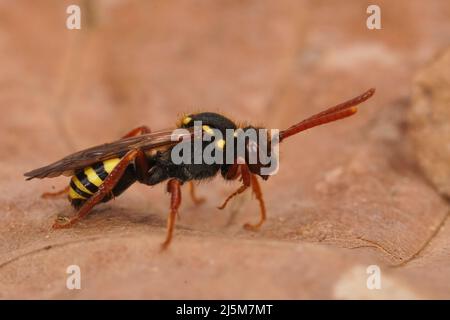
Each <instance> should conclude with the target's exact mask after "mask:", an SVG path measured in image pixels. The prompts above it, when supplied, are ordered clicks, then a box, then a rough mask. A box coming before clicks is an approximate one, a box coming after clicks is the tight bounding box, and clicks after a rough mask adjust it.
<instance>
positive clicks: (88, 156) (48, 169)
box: [24, 129, 193, 180]
mask: <svg viewBox="0 0 450 320" xmlns="http://www.w3.org/2000/svg"><path fill="white" fill-rule="evenodd" d="M192 132H193V130H192V129H190V130H189V129H179V130H174V129H169V130H161V131H155V132H152V133H148V134H143V135H139V136H135V137H130V138H125V139H120V140H117V141H114V142H110V143H105V144H102V145H99V146H95V147H91V148H88V149H85V150H81V151H78V152H75V153H73V154H71V155H68V156H67V157H64V158H62V159H61V160H59V161H56V162H54V163H52V164H49V165H47V166H45V167H42V168H38V169H35V170H32V171H30V172H27V173H25V174H24V176H26V177H27V180H31V179H33V178H39V179H42V178H53V177H57V176H60V175H62V174H64V175H72V174H73V172H74V171H76V170H79V169H83V168H86V167H88V166H90V165H92V164H94V163H97V162H100V161H103V160H107V159H111V158H120V157H122V156H123V155H124V154H126V153H127V152H128V151H129V150H132V149H141V150H143V151H148V150H150V149H155V148H160V147H165V146H167V147H169V146H173V145H175V144H177V143H178V142H180V141H181V140H183V139H190V138H191V136H192V134H193V133H192Z"/></svg>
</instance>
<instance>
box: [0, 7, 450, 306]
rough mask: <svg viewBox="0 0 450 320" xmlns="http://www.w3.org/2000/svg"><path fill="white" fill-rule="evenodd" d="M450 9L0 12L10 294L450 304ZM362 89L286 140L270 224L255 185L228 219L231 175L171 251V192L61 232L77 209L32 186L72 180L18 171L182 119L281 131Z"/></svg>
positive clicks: (186, 207) (101, 212)
mask: <svg viewBox="0 0 450 320" xmlns="http://www.w3.org/2000/svg"><path fill="white" fill-rule="evenodd" d="M72 4H76V5H79V6H80V8H81V18H82V20H81V29H80V30H69V29H67V28H66V19H67V18H68V16H69V14H67V13H66V9H67V7H68V6H69V5H72ZM371 4H376V5H378V6H379V7H380V9H381V27H382V28H381V29H380V30H369V29H368V28H367V26H366V20H367V18H368V17H369V16H370V14H368V13H367V12H366V10H367V7H368V6H369V5H371ZM449 18H450V3H449V2H448V1H444V0H435V1H419V0H416V1H406V0H405V1H400V0H399V1H395V2H394V1H376V3H373V1H372V2H368V1H345V2H343V1H333V0H321V1H306V0H305V1H298V0H297V1H287V0H286V1H284V0H283V1H260V0H258V1H138V0H122V1H119V0H114V1H113V0H101V1H100V0H86V1H74V0H73V1H60V0H42V1H39V2H37V1H31V0H30V1H24V0H19V1H17V0H16V1H8V0H3V1H0V70H1V71H0V110H1V111H2V116H1V117H0V130H1V131H0V148H1V157H0V162H1V166H0V209H1V210H0V298H152V299H155V298H156V299H157V298H189V299H195V298H229V299H233V298H236V299H239V298H250V299H251V298H255V299H260V298H263V299H274V298H275V299H299V298H300V299H311V298H313V299H316V298H325V299H352V298H363V299H364V298H367V299H372V298H387V299H395V298H405V299H410V298H411V299H413V298H446V299H448V298H450V288H449V283H448V278H449V276H450V259H449V256H450V255H449V253H450V252H449V250H450V242H449V236H450V233H449V232H450V225H449V222H448V219H447V216H448V213H449V202H448V198H449V196H450V183H449V181H450V165H449V164H450V144H449V143H450V142H449V141H450V125H449V123H450V91H449V84H450V53H449V49H448V48H449V40H450V19H449ZM370 87H376V89H377V92H376V94H375V96H374V97H373V98H372V99H370V100H369V101H368V102H366V103H364V104H363V105H362V107H361V108H360V112H359V113H358V114H357V115H356V116H354V117H352V118H349V119H345V120H342V121H339V122H337V123H333V124H329V125H326V126H323V127H320V128H315V129H313V130H311V131H308V132H305V133H304V134H302V135H299V136H296V137H295V138H292V139H290V140H288V141H287V142H286V143H284V145H282V146H281V147H282V148H281V164H280V171H279V173H278V175H276V176H274V177H271V178H270V179H269V180H268V181H267V182H263V183H262V189H263V191H264V193H265V199H266V204H267V209H268V220H267V222H266V224H265V225H264V227H263V228H262V230H261V231H260V232H258V233H251V232H250V233H249V232H247V231H245V230H243V229H242V224H243V223H245V222H248V221H256V219H257V218H258V206H257V203H256V201H254V199H252V197H251V195H250V194H247V195H243V196H241V197H239V198H238V199H235V201H234V202H233V204H232V205H231V206H230V208H229V209H227V210H225V211H219V210H217V209H216V207H217V205H219V204H220V203H221V202H222V201H223V199H224V198H225V197H226V196H227V195H228V194H229V193H230V191H232V190H234V189H235V188H237V184H232V183H225V182H223V181H222V180H221V179H215V180H213V181H212V182H211V183H209V184H206V183H205V184H200V185H199V188H198V193H199V195H201V196H205V197H207V199H208V200H207V202H206V203H205V204H204V205H202V206H201V207H196V206H194V205H193V204H192V202H190V199H189V197H187V196H185V197H184V203H183V205H182V208H181V211H180V220H179V221H178V222H177V229H176V232H175V238H174V241H173V243H172V247H171V248H170V250H169V251H168V252H166V253H164V254H160V253H159V243H160V242H162V241H163V239H164V235H165V221H166V216H167V211H168V201H169V198H168V196H167V195H166V194H165V188H164V186H162V185H161V186H156V187H154V188H149V187H146V186H143V185H136V186H133V187H132V188H131V189H130V190H129V191H128V192H127V193H125V194H124V195H123V196H121V197H120V198H118V199H116V201H114V202H110V203H108V204H104V205H102V206H99V207H98V209H96V210H95V212H93V213H92V215H90V216H89V217H88V218H87V219H85V220H84V221H83V222H82V223H80V224H79V225H77V226H75V227H74V228H72V229H70V230H60V231H51V230H50V226H51V224H52V222H53V220H54V218H55V216H56V215H57V214H58V213H63V214H70V212H71V211H72V209H71V208H70V205H69V203H68V201H67V200H66V199H60V200H55V201H49V200H44V199H41V198H40V194H41V193H42V192H45V191H51V190H53V189H60V188H63V187H64V186H66V185H67V183H68V178H65V177H60V178H56V179H48V180H43V181H35V180H33V181H31V182H25V181H24V179H23V176H22V175H23V173H24V172H26V171H29V170H30V169H33V168H36V167H40V166H42V165H45V164H48V163H50V162H53V161H55V160H58V159H60V158H62V157H63V156H65V155H67V154H69V153H71V152H74V151H77V150H79V149H82V148H86V147H89V146H92V145H97V144H100V143H104V142H107V141H112V140H115V139H116V138H117V137H119V136H121V135H123V134H124V133H126V132H127V131H128V130H130V129H131V128H134V127H136V126H139V125H142V124H146V125H148V126H150V128H152V129H153V130H158V129H163V128H168V127H172V126H174V125H175V123H176V121H177V120H178V119H179V118H180V117H181V116H182V115H183V114H184V113H190V112H196V111H214V112H222V113H224V114H225V115H227V116H229V117H230V118H232V119H234V120H235V121H237V122H250V123H253V124H256V125H263V126H266V127H268V128H280V129H283V128H286V127H288V126H290V125H291V124H293V123H295V122H297V121H299V120H301V119H303V118H305V117H307V116H309V115H311V114H314V113H316V112H319V111H321V110H322V109H325V108H327V107H329V106H332V105H335V104H337V103H339V102H342V101H344V100H347V99H349V98H352V97H354V96H356V95H358V94H360V93H362V92H364V91H365V90H367V89H368V88H370ZM73 264H76V265H79V266H80V268H81V272H82V290H68V289H67V288H66V286H65V284H66V277H67V274H66V268H67V266H69V265H73ZM369 265H378V266H380V268H381V270H382V289H380V290H368V289H367V287H366V280H367V277H368V274H367V273H366V269H367V267H368V266H369Z"/></svg>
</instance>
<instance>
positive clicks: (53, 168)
mask: <svg viewBox="0 0 450 320" xmlns="http://www.w3.org/2000/svg"><path fill="white" fill-rule="evenodd" d="M374 93H375V89H370V90H368V91H367V92H365V93H363V94H361V95H359V96H357V97H356V98H353V99H351V100H348V101H346V102H343V103H341V104H339V105H337V106H335V107H332V108H329V109H327V110H325V111H322V112H320V113H318V114H316V115H313V116H311V117H309V118H307V119H305V120H303V121H301V122H299V123H297V124H294V125H293V126H291V127H289V128H287V129H286V130H282V131H280V132H279V135H278V139H277V140H275V143H279V142H282V141H283V140H284V139H286V138H288V137H290V136H292V135H295V134H297V133H299V132H301V131H304V130H307V129H309V128H312V127H315V126H318V125H322V124H325V123H328V122H332V121H336V120H339V119H343V118H346V117H349V116H351V115H353V114H355V113H356V111H357V108H356V106H357V105H359V104H360V103H362V102H364V101H366V100H367V99H369V98H370V97H371V96H372V95H373V94H374ZM196 123H201V126H200V131H201V132H202V135H203V134H204V135H209V136H210V137H214V136H220V137H225V136H226V137H227V139H222V138H218V139H211V140H210V141H211V142H205V141H203V140H202V141H201V143H200V149H201V151H205V150H206V148H209V149H210V150H212V154H213V155H218V157H219V159H222V160H223V159H225V158H227V160H229V158H230V157H226V156H227V153H230V152H229V151H226V150H228V149H227V148H226V147H227V144H230V143H231V142H230V140H229V139H228V137H229V136H228V135H227V133H228V131H229V130H231V131H232V132H235V133H234V134H233V135H232V136H231V139H238V138H239V135H240V134H245V133H246V132H249V131H251V130H258V129H262V128H256V127H253V126H238V125H237V124H236V123H234V122H233V121H231V120H230V119H228V118H226V117H224V116H222V115H220V114H217V113H212V112H203V113H197V114H191V115H188V116H185V117H183V118H182V119H181V120H180V122H179V124H178V125H177V128H178V129H182V130H175V131H174V130H161V131H156V132H151V131H150V129H149V128H148V127H146V126H142V127H138V128H136V129H134V130H132V131H130V132H129V133H128V134H126V135H125V136H123V137H122V138H121V139H120V140H117V141H114V142H112V143H106V144H103V145H99V146H96V147H92V148H89V149H86V150H82V151H79V152H76V153H74V154H71V155H69V156H67V157H65V158H63V159H61V160H59V161H57V162H55V163H52V164H50V165H48V166H45V167H42V168H39V169H35V170H33V171H30V172H27V173H25V176H26V177H27V180H30V179H33V178H40V179H42V178H52V177H57V176H60V175H66V176H70V177H71V179H70V184H69V186H68V187H67V188H65V189H64V190H61V191H58V192H54V193H44V194H43V197H52V196H57V195H62V194H65V193H67V194H68V198H69V201H70V203H71V204H72V206H73V207H74V208H75V209H76V210H77V214H76V215H75V216H73V217H71V218H68V217H58V218H57V219H56V221H55V223H54V224H53V228H55V229H58V228H67V227H70V226H72V225H73V224H74V223H75V222H77V221H78V220H80V219H82V218H83V217H85V216H86V215H87V214H88V213H89V212H90V211H91V210H92V208H93V207H94V206H95V205H97V204H98V203H100V202H106V201H109V200H111V199H112V198H114V197H117V196H119V195H120V194H121V193H122V192H124V191H125V190H126V189H127V188H128V187H130V186H131V185H132V184H133V183H135V182H140V183H143V184H146V185H149V186H153V185H156V184H158V183H162V182H165V181H167V191H168V192H169V193H170V197H171V198H170V212H169V216H168V221H167V236H166V239H165V241H164V243H163V244H162V246H163V248H166V247H167V246H168V245H169V243H170V241H171V239H172V234H173V229H174V226H175V218H176V216H177V213H178V208H179V206H180V204H181V186H182V185H183V184H184V183H186V182H188V183H189V185H190V195H191V198H192V199H193V201H194V202H195V203H196V204H198V203H201V202H202V200H203V199H199V198H197V197H196V195H195V190H194V185H193V181H199V180H204V179H209V178H212V177H214V176H215V175H217V174H218V173H219V172H220V174H221V176H222V177H223V178H224V179H225V180H238V179H239V180H240V181H241V182H242V185H241V186H240V187H239V188H238V189H237V190H236V191H235V192H233V193H232V194H231V195H230V196H228V198H227V199H225V201H224V202H223V204H222V205H221V206H220V207H219V209H223V208H225V206H226V205H227V203H228V201H229V200H230V199H232V198H233V197H234V196H236V195H238V194H240V193H242V192H244V191H245V190H247V189H248V188H251V189H252V192H253V194H254V195H255V197H256V199H257V200H258V202H259V207H260V217H259V221H258V222H257V223H255V224H249V223H247V224H245V225H244V227H245V228H246V229H248V230H257V229H258V228H259V227H260V226H261V225H262V224H263V223H264V221H265V219H266V209H265V205H264V200H263V195H262V191H261V188H260V186H259V182H258V176H259V177H260V178H262V179H264V180H267V179H268V178H269V176H270V173H267V172H266V173H263V169H266V168H267V163H264V162H263V161H262V160H261V159H260V157H256V162H254V161H253V162H251V161H249V158H250V156H251V154H252V153H255V152H256V153H258V151H259V149H268V153H269V154H270V153H271V152H272V151H273V147H274V144H275V143H274V142H273V140H271V137H270V136H269V135H266V136H265V137H264V138H263V139H261V138H256V139H247V140H244V141H245V142H244V147H245V148H244V152H243V153H239V152H237V153H236V154H235V153H234V152H233V153H231V154H232V156H231V161H219V162H214V163H198V162H195V161H193V162H187V163H179V162H177V161H175V160H174V157H173V151H174V150H175V148H178V147H180V146H188V150H189V149H190V148H191V147H192V146H193V145H195V143H196V136H195V130H196V127H194V124H196ZM177 128H175V129H177ZM177 132H178V133H177ZM234 149H235V148H234V147H233V148H231V150H232V151H234ZM185 150H186V149H185ZM195 154H196V153H195V151H194V153H192V154H191V155H188V158H193V157H194V156H195ZM258 154H259V153H258ZM228 155H229V154H228Z"/></svg>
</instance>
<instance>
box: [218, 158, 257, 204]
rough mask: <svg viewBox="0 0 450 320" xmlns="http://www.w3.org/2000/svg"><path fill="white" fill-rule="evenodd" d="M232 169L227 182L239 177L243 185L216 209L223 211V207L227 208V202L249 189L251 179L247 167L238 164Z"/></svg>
mask: <svg viewBox="0 0 450 320" xmlns="http://www.w3.org/2000/svg"><path fill="white" fill-rule="evenodd" d="M232 169H233V174H232V175H229V176H228V177H227V179H228V180H233V179H237V178H238V177H239V176H240V177H241V178H242V183H243V184H242V186H240V187H239V189H237V190H236V191H235V192H233V193H232V194H230V195H229V196H228V197H227V198H226V199H225V201H224V202H223V203H222V205H221V206H219V207H218V208H219V209H220V210H222V209H225V207H226V206H227V203H228V201H230V200H231V199H233V198H234V197H235V196H237V195H238V194H241V193H242V192H244V191H245V190H247V188H248V187H250V185H251V178H250V176H251V173H250V171H249V169H248V167H247V165H244V164H239V165H236V166H233V167H232Z"/></svg>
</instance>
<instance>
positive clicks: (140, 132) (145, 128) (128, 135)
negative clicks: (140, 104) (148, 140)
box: [122, 126, 151, 139]
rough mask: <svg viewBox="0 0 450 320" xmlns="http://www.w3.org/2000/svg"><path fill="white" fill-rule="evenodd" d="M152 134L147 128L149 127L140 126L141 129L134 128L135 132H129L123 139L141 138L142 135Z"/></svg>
mask: <svg viewBox="0 0 450 320" xmlns="http://www.w3.org/2000/svg"><path fill="white" fill-rule="evenodd" d="M150 132H151V130H150V128H149V127H147V126H140V127H137V128H134V129H133V130H131V131H130V132H128V133H127V134H126V135H124V136H123V137H122V139H125V138H131V137H135V136H139V135H141V134H146V133H150Z"/></svg>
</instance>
